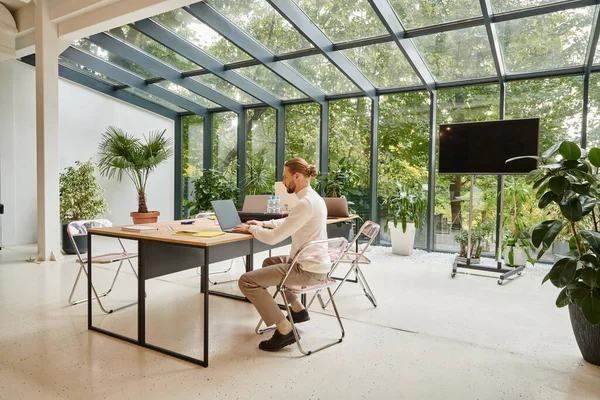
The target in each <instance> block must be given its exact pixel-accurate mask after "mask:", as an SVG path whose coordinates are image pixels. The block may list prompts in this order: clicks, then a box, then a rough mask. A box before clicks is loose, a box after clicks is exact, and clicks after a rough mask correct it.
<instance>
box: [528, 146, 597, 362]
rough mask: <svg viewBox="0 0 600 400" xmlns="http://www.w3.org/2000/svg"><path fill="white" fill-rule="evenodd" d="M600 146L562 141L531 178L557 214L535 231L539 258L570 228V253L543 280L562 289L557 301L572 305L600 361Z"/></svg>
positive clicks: (585, 342) (586, 350)
mask: <svg viewBox="0 0 600 400" xmlns="http://www.w3.org/2000/svg"><path fill="white" fill-rule="evenodd" d="M598 167H600V149H598V148H593V149H591V150H589V152H588V153H587V154H586V152H585V151H582V150H581V149H580V148H579V146H578V145H577V144H575V143H573V142H568V141H567V142H562V143H561V144H560V145H556V146H554V147H552V148H550V149H549V150H548V151H546V152H545V153H544V154H543V155H542V157H540V167H539V169H536V170H534V171H532V172H531V173H530V174H529V175H528V176H527V182H529V183H531V184H532V185H533V188H534V190H536V195H537V198H538V199H539V201H538V206H539V208H541V209H543V210H546V211H547V212H548V214H549V215H552V209H555V210H556V209H557V210H558V211H559V212H560V214H558V215H559V216H558V217H557V218H554V219H550V220H548V221H544V222H542V223H540V224H539V225H537V226H536V227H535V228H534V229H533V231H532V234H531V237H532V242H533V245H534V246H535V247H539V248H540V250H539V253H538V255H537V258H538V259H540V258H541V257H542V255H543V254H544V252H545V251H546V250H548V249H549V248H550V246H551V245H552V242H554V240H555V239H556V237H557V236H558V235H559V234H560V233H561V232H563V231H568V232H569V236H570V240H569V245H570V251H569V252H568V253H566V254H563V255H562V257H561V258H559V259H558V260H557V261H556V262H555V263H554V265H552V268H551V269H550V272H549V273H548V274H547V275H546V277H545V278H544V280H543V282H546V281H550V282H551V283H552V284H553V285H554V286H556V287H557V288H559V289H561V291H560V293H559V295H558V298H557V299H556V305H557V306H558V307H565V306H568V307H569V314H570V318H571V325H572V326H573V332H574V334H575V339H576V340H577V344H578V345H579V349H580V350H581V353H582V354H583V358H584V359H585V360H587V361H589V362H590V363H592V364H595V365H600V233H599V232H598V216H597V212H596V209H597V206H598V202H599V198H600V197H599V191H598V190H599V188H600V180H599V179H598Z"/></svg>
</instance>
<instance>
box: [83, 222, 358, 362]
mask: <svg viewBox="0 0 600 400" xmlns="http://www.w3.org/2000/svg"><path fill="white" fill-rule="evenodd" d="M356 218H358V217H357V216H351V217H348V218H336V219H328V220H327V223H328V224H335V223H339V222H344V221H352V220H355V219H356ZM148 225H151V226H156V227H158V229H157V230H154V231H147V232H130V231H125V230H122V229H121V228H122V227H121V226H115V227H112V228H101V229H89V230H88V238H87V239H88V329H89V330H93V331H96V332H100V333H103V334H106V335H109V336H112V337H115V338H118V339H121V340H124V341H127V342H129V343H134V344H137V345H139V346H142V347H146V348H150V349H153V350H156V351H159V352H161V353H165V354H168V355H171V356H173V357H177V358H180V359H183V360H186V361H189V362H192V363H195V364H199V365H202V366H204V367H207V366H208V337H209V336H208V327H209V325H208V321H209V320H208V317H209V294H214V295H220V296H225V297H230V298H235V299H239V300H245V301H247V299H245V298H244V297H241V296H236V295H232V294H229V293H222V292H217V291H214V290H209V282H208V267H209V265H210V264H212V263H216V262H220V261H225V260H229V259H232V258H237V257H242V256H245V257H246V271H247V272H248V271H252V269H253V267H254V266H253V258H254V257H253V255H254V254H255V253H259V252H262V251H266V250H270V249H273V248H277V247H281V246H284V245H287V244H289V243H290V240H289V239H288V240H286V241H283V242H281V243H278V244H276V245H274V246H270V245H266V244H264V243H262V242H260V241H258V240H256V239H254V236H252V235H251V234H240V233H225V234H224V235H220V236H216V237H213V238H203V237H194V236H178V235H173V231H178V230H203V231H217V232H220V231H221V229H220V227H219V225H218V224H216V223H215V221H213V220H209V219H197V220H196V222H195V223H194V224H193V225H182V224H181V221H168V222H158V223H156V224H148ZM169 227H171V228H172V229H173V230H170V229H169ZM93 236H108V237H114V238H121V239H130V240H135V241H137V244H138V312H137V316H138V317H137V323H138V330H137V339H135V338H130V337H127V336H124V335H120V334H118V333H115V332H111V331H108V330H106V329H103V328H99V327H97V326H94V325H93V315H92V264H91V260H92V257H91V255H92V254H93V253H92V237H93ZM198 266H200V268H201V278H200V291H201V293H202V294H203V296H204V299H203V300H204V310H203V316H202V318H203V335H202V336H203V357H202V359H197V358H194V357H190V356H187V355H185V354H181V353H177V352H174V351H172V350H169V349H165V348H162V347H160V346H157V345H153V344H151V343H147V342H146V302H145V293H146V280H147V279H152V278H157V277H160V276H163V275H167V274H172V273H175V272H180V271H184V270H187V269H191V268H197V267H198Z"/></svg>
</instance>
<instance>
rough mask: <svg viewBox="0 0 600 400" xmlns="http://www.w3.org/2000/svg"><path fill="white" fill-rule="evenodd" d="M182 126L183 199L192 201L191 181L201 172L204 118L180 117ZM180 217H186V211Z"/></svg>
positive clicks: (194, 116)
mask: <svg viewBox="0 0 600 400" xmlns="http://www.w3.org/2000/svg"><path fill="white" fill-rule="evenodd" d="M181 122H182V126H183V140H182V142H183V143H182V144H183V160H182V166H183V176H182V182H181V183H182V187H183V199H184V200H192V198H191V193H192V191H193V186H192V180H193V179H195V178H198V177H199V176H200V173H201V172H202V155H203V148H204V142H203V140H204V126H203V124H204V118H203V117H201V116H198V115H190V116H185V117H181ZM182 215H183V216H184V217H187V216H188V210H187V209H186V207H184V208H183V212H182Z"/></svg>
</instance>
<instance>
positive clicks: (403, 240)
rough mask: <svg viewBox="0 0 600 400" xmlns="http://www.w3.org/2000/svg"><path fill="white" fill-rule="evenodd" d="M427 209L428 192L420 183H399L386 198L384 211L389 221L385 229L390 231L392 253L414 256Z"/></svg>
mask: <svg viewBox="0 0 600 400" xmlns="http://www.w3.org/2000/svg"><path fill="white" fill-rule="evenodd" d="M426 208H427V191H426V190H424V188H423V184H422V183H420V182H419V181H413V182H410V183H406V184H402V183H400V182H397V183H396V185H395V187H394V189H393V190H391V191H389V193H388V194H387V195H386V196H385V197H384V199H383V209H384V210H386V212H387V220H386V223H385V225H384V227H383V229H384V231H387V230H388V229H389V230H390V236H391V241H392V253H394V254H400V255H404V256H409V255H411V254H412V251H413V248H414V244H415V235H416V232H417V229H419V225H420V224H421V220H422V218H423V217H424V211H425V209H426ZM398 222H400V227H398Z"/></svg>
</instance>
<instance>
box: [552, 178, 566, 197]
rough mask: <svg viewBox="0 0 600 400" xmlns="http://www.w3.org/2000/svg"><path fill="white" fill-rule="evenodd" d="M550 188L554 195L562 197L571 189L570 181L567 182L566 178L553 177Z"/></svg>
mask: <svg viewBox="0 0 600 400" xmlns="http://www.w3.org/2000/svg"><path fill="white" fill-rule="evenodd" d="M548 187H549V188H550V190H552V191H553V192H554V193H556V194H558V195H560V194H563V193H564V192H565V190H567V188H568V187H569V181H567V178H565V177H564V176H560V175H559V176H553V177H552V178H550V180H549V181H548Z"/></svg>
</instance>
